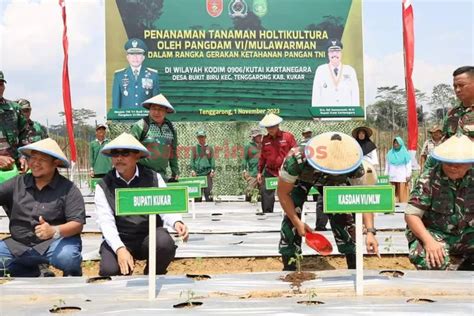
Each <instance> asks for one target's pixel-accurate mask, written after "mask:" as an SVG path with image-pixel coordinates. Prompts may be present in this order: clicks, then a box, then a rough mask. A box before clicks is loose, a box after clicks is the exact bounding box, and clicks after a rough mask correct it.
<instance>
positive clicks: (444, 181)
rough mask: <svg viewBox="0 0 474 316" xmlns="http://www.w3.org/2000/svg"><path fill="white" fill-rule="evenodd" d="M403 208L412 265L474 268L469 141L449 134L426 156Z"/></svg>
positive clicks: (473, 160) (473, 158) (472, 145)
mask: <svg viewBox="0 0 474 316" xmlns="http://www.w3.org/2000/svg"><path fill="white" fill-rule="evenodd" d="M431 157H432V158H433V159H435V160H436V163H435V165H434V167H433V168H432V169H430V170H428V171H425V172H424V173H423V174H422V175H421V177H420V178H419V179H418V181H417V182H416V184H415V186H414V188H413V190H412V192H411V197H410V200H409V201H408V206H407V208H406V210H405V221H406V222H407V226H408V227H407V231H406V236H407V239H408V246H409V258H410V261H411V262H412V263H413V264H414V265H415V266H416V268H417V269H439V270H456V269H457V270H469V271H472V270H473V261H474V260H473V259H474V224H473V223H474V217H473V211H474V168H473V166H474V165H473V164H474V142H473V141H472V140H470V139H469V137H467V136H465V135H461V134H458V135H454V136H451V137H450V138H449V139H448V140H447V141H445V142H444V143H442V144H441V145H439V146H437V147H436V148H435V149H434V150H433V153H432V155H431Z"/></svg>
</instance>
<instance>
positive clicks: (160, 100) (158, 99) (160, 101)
mask: <svg viewBox="0 0 474 316" xmlns="http://www.w3.org/2000/svg"><path fill="white" fill-rule="evenodd" d="M152 104H156V105H160V106H163V107H165V108H166V112H168V113H175V112H176V110H175V109H174V107H173V106H172V105H171V103H170V102H169V101H168V99H166V98H165V96H164V95H163V94H161V93H160V94H158V95H156V96H154V97H153V98H150V99H148V100H146V101H144V102H142V106H143V107H144V108H145V109H148V110H149V109H150V106H151V105H152Z"/></svg>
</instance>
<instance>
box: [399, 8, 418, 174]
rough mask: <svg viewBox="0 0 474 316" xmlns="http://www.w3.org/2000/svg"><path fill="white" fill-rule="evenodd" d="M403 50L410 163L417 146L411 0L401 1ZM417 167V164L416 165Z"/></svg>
mask: <svg viewBox="0 0 474 316" xmlns="http://www.w3.org/2000/svg"><path fill="white" fill-rule="evenodd" d="M402 18H403V49H404V56H405V87H406V92H407V116H408V142H407V145H408V150H409V151H410V154H411V156H412V163H413V162H416V159H414V158H415V154H416V148H417V144H418V118H417V112H416V100H415V88H414V86H413V80H412V74H413V62H414V59H415V34H414V29H413V5H412V3H411V0H402ZM416 165H417V164H416Z"/></svg>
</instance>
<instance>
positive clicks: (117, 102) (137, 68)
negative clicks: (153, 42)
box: [112, 38, 160, 110]
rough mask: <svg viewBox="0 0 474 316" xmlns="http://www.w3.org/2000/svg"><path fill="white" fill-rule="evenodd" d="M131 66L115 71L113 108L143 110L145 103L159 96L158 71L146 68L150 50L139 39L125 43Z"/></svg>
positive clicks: (132, 39)
mask: <svg viewBox="0 0 474 316" xmlns="http://www.w3.org/2000/svg"><path fill="white" fill-rule="evenodd" d="M124 48H125V51H126V53H127V61H128V63H129V66H128V67H126V68H122V69H119V70H116V71H115V74H114V83H113V89H112V108H113V109H116V110H120V109H133V108H136V109H141V104H142V102H143V101H145V100H147V99H149V98H151V97H153V96H155V95H158V94H159V91H160V89H159V84H158V71H157V70H156V69H153V68H149V67H144V66H143V62H144V61H145V55H146V53H147V51H148V48H147V46H146V44H145V42H144V41H142V40H141V39H139V38H131V39H129V40H128V41H127V42H126V43H125V46H124Z"/></svg>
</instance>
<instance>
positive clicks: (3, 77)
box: [0, 70, 7, 83]
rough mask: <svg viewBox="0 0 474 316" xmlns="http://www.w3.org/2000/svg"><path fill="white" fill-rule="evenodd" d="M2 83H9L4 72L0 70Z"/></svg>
mask: <svg viewBox="0 0 474 316" xmlns="http://www.w3.org/2000/svg"><path fill="white" fill-rule="evenodd" d="M0 81H3V82H5V83H6V82H7V81H6V80H5V75H4V74H3V71H1V70H0Z"/></svg>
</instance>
